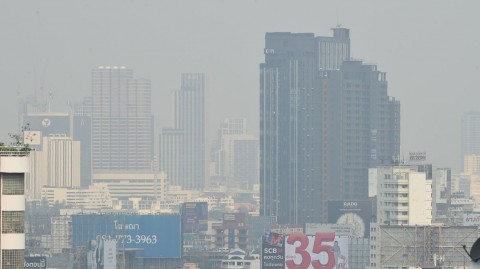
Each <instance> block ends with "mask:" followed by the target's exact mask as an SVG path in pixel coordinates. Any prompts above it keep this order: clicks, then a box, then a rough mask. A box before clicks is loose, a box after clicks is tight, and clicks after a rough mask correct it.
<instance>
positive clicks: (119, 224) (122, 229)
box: [72, 215, 182, 258]
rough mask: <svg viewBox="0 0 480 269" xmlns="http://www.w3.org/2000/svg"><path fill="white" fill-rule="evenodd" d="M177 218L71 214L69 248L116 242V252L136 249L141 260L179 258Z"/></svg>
mask: <svg viewBox="0 0 480 269" xmlns="http://www.w3.org/2000/svg"><path fill="white" fill-rule="evenodd" d="M180 226H181V223H180V216H179V215H74V216H72V246H73V247H77V246H89V248H90V249H92V248H98V244H100V243H101V242H103V240H107V239H112V240H116V247H117V248H118V249H135V250H137V251H136V257H141V258H180V257H181V254H182V243H181V234H180V232H181V227H180Z"/></svg>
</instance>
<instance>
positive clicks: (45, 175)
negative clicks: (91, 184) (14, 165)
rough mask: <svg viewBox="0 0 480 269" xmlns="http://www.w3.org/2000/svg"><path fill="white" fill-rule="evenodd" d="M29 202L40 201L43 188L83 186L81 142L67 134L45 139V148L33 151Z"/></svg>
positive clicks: (29, 180)
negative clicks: (81, 179) (81, 178)
mask: <svg viewBox="0 0 480 269" xmlns="http://www.w3.org/2000/svg"><path fill="white" fill-rule="evenodd" d="M31 165H32V171H31V174H30V175H29V177H28V182H27V191H28V195H27V199H28V200H38V199H40V197H41V191H42V187H44V186H50V187H79V186H80V141H74V140H73V139H72V138H71V137H67V136H65V135H51V136H44V137H43V138H42V149H41V150H38V151H35V152H32V156H31Z"/></svg>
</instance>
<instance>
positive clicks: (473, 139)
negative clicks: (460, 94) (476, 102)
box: [460, 111, 480, 167]
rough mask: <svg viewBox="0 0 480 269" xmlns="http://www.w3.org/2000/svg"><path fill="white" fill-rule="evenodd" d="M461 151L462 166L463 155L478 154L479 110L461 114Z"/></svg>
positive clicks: (479, 146) (479, 136)
mask: <svg viewBox="0 0 480 269" xmlns="http://www.w3.org/2000/svg"><path fill="white" fill-rule="evenodd" d="M461 151H462V152H461V156H460V157H461V160H462V164H463V166H465V163H464V158H465V156H467V155H480V111H469V112H466V113H464V114H463V116H462V149H461ZM463 166H462V167H463Z"/></svg>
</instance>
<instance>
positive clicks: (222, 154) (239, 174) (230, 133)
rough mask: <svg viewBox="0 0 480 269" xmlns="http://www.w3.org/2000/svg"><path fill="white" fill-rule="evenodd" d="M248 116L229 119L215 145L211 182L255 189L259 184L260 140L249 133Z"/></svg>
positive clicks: (221, 128)
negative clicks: (246, 117)
mask: <svg viewBox="0 0 480 269" xmlns="http://www.w3.org/2000/svg"><path fill="white" fill-rule="evenodd" d="M246 125H247V120H246V119H245V118H227V119H225V120H224V122H222V124H221V125H220V128H219V129H218V133H217V138H216V139H215V140H214V142H213V146H212V152H211V155H212V167H211V178H210V181H211V182H210V183H213V184H218V185H225V184H226V185H227V186H228V187H240V188H244V189H246V188H250V189H251V188H252V187H253V185H254V184H258V139H255V138H254V137H253V135H247V128H246Z"/></svg>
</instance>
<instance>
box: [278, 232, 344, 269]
mask: <svg viewBox="0 0 480 269" xmlns="http://www.w3.org/2000/svg"><path fill="white" fill-rule="evenodd" d="M285 269H348V237H339V236H335V233H316V234H315V235H304V234H303V233H293V234H291V235H289V236H287V238H286V239H285Z"/></svg>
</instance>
